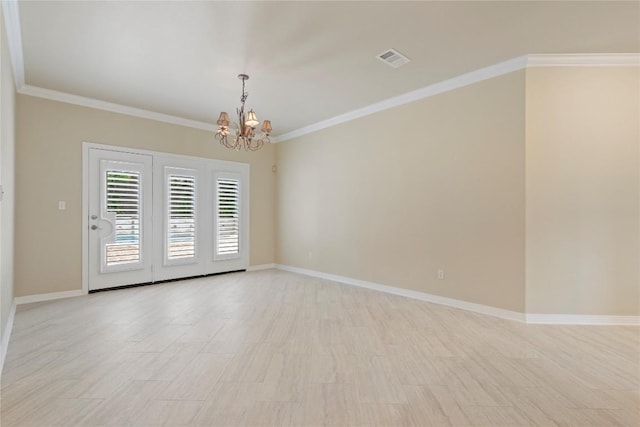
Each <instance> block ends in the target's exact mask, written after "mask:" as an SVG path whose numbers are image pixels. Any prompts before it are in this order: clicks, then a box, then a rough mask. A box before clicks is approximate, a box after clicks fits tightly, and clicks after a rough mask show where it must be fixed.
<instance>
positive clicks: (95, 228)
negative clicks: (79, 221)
mask: <svg viewBox="0 0 640 427" xmlns="http://www.w3.org/2000/svg"><path fill="white" fill-rule="evenodd" d="M91 229H92V230H102V227H98V226H97V225H95V224H93V225H92V226H91Z"/></svg>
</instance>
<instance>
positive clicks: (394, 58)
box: [376, 49, 411, 68]
mask: <svg viewBox="0 0 640 427" xmlns="http://www.w3.org/2000/svg"><path fill="white" fill-rule="evenodd" d="M376 58H378V59H379V60H380V61H382V62H384V63H385V64H387V65H390V66H392V67H393V68H398V67H400V66H402V65H404V64H406V63H407V62H409V61H411V60H410V59H409V58H407V57H406V56H404V55H403V54H401V53H400V52H398V51H397V50H395V49H389V50H386V51H384V52H382V53H381V54H379V55H376Z"/></svg>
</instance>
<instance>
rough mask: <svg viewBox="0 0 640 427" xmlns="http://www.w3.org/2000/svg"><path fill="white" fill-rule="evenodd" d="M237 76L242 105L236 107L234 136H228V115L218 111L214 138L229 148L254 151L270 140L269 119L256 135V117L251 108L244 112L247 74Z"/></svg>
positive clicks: (229, 130)
mask: <svg viewBox="0 0 640 427" xmlns="http://www.w3.org/2000/svg"><path fill="white" fill-rule="evenodd" d="M238 78H239V79H240V80H242V96H241V97H240V102H242V105H241V106H240V108H236V111H237V113H238V122H237V123H235V122H234V123H233V128H234V129H233V130H234V132H235V136H234V137H233V138H229V134H230V133H231V128H230V127H229V124H230V123H229V115H228V114H227V113H226V112H224V111H223V112H222V113H220V117H218V121H217V122H216V123H217V124H218V130H217V131H216V139H217V140H218V141H220V143H221V144H222V145H224V146H225V147H227V148H229V149H231V150H240V148H244V149H245V150H246V151H249V150H250V151H256V150H259V149H260V148H262V146H263V145H264V144H265V143H269V142H271V140H270V139H269V134H270V133H271V121H270V120H265V121H264V122H262V127H261V128H260V131H261V133H260V134H259V135H256V126H258V123H259V122H258V117H257V116H256V113H255V112H254V111H253V110H249V112H248V113H246V115H245V112H244V102H245V101H246V100H247V97H248V96H249V93H248V92H245V91H244V82H245V81H247V80H249V76H248V75H246V74H238Z"/></svg>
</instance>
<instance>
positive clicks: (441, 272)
mask: <svg viewBox="0 0 640 427" xmlns="http://www.w3.org/2000/svg"><path fill="white" fill-rule="evenodd" d="M438 279H439V280H444V270H443V269H441V268H440V269H438Z"/></svg>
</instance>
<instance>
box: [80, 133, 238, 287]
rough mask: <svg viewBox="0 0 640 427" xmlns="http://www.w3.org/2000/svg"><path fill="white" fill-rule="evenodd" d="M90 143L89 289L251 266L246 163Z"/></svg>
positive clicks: (88, 192) (88, 170)
mask: <svg viewBox="0 0 640 427" xmlns="http://www.w3.org/2000/svg"><path fill="white" fill-rule="evenodd" d="M87 145H90V146H91V147H88V148H86V149H87V150H88V154H87V157H88V162H87V166H88V167H87V171H86V176H85V179H87V182H88V186H87V189H86V192H87V194H86V197H87V199H88V212H86V214H87V218H88V222H87V225H88V227H87V230H85V232H86V233H88V235H87V242H88V243H87V245H88V251H87V252H88V265H87V269H86V271H87V272H88V273H87V275H86V277H87V279H86V280H87V282H88V283H87V286H86V288H87V289H88V290H90V291H91V290H98V289H105V288H112V287H118V286H126V285H132V284H140V283H149V282H157V281H162V280H169V279H177V278H182V277H192V276H199V275H206V274H212V273H220V272H225V271H235V270H243V269H246V267H247V263H248V256H247V254H248V234H247V232H248V229H247V226H246V224H247V222H248V221H247V220H248V218H247V213H248V203H249V200H248V188H247V187H248V165H246V164H241V163H234V162H224V161H218V160H210V159H202V158H195V157H187V156H176V155H169V154H164V153H151V152H143V153H141V152H138V153H128V152H127V153H125V152H119V151H117V149H105V148H98V147H96V146H95V145H94V144H87ZM100 147H102V146H100ZM147 153H149V154H147Z"/></svg>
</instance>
